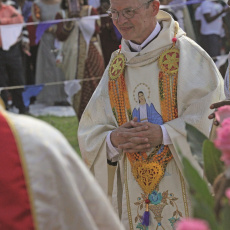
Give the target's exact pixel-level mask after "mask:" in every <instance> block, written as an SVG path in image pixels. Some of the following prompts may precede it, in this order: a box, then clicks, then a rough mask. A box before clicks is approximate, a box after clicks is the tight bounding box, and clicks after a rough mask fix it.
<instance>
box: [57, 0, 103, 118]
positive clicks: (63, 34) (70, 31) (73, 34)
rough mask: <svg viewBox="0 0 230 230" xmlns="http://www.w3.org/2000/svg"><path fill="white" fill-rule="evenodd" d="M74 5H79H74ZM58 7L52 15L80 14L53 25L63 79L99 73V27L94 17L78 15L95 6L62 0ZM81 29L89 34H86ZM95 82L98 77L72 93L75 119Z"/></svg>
mask: <svg viewBox="0 0 230 230" xmlns="http://www.w3.org/2000/svg"><path fill="white" fill-rule="evenodd" d="M75 6H79V7H78V8H75ZM61 9H62V10H61V11H60V12H58V13H57V15H56V19H66V18H74V17H80V18H81V20H75V21H68V22H64V23H58V25H57V31H56V36H57V39H58V40H59V41H61V42H63V44H62V46H61V56H62V60H61V59H60V60H58V62H59V66H60V68H62V69H63V70H64V72H65V79H66V80H73V79H83V80H87V79H89V80H90V79H93V78H98V77H101V76H102V74H103V71H104V60H103V57H102V53H101V47H100V45H99V42H98V33H99V31H100V28H99V26H98V23H97V21H95V20H90V19H89V20H87V19H86V20H87V21H85V19H84V18H82V17H85V16H89V15H97V14H98V12H97V10H96V9H95V8H93V7H92V6H89V5H83V2H81V1H78V0H75V1H71V4H70V3H69V1H68V0H62V2H61ZM90 28H91V29H90ZM85 30H87V31H88V32H87V34H90V35H92V37H91V36H90V35H89V36H86V35H85V33H84V31H85ZM86 41H88V42H86ZM98 83H99V80H90V81H85V82H82V90H81V91H80V92H79V93H77V94H76V95H75V96H74V98H73V107H74V110H75V112H76V114H77V117H78V119H79V120H80V118H81V115H82V113H83V111H84V109H85V107H86V105H87V103H88V101H89V100H90V98H91V96H92V94H93V92H94V90H95V89H96V87H97V85H98Z"/></svg>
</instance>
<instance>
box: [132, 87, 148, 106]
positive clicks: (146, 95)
mask: <svg viewBox="0 0 230 230" xmlns="http://www.w3.org/2000/svg"><path fill="white" fill-rule="evenodd" d="M140 91H142V92H143V93H144V95H145V97H146V99H147V100H148V99H150V87H149V86H148V85H147V84H145V83H140V84H138V85H137V86H136V87H135V89H134V90H133V98H134V100H135V102H136V103H137V104H139V98H138V92H140Z"/></svg>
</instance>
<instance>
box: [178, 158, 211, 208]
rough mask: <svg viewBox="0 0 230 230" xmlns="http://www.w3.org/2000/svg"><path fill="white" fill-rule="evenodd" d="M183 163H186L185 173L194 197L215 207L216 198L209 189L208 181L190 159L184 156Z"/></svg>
mask: <svg viewBox="0 0 230 230" xmlns="http://www.w3.org/2000/svg"><path fill="white" fill-rule="evenodd" d="M182 163H183V165H184V175H185V178H186V180H187V182H188V184H189V188H190V194H191V195H192V197H193V198H194V199H195V200H197V201H198V202H201V203H204V204H206V205H208V206H209V208H210V209H213V208H214V199H213V197H212V195H211V193H210V191H209V189H208V185H207V183H206V182H205V181H204V180H203V179H202V178H201V177H200V175H199V173H198V172H197V171H196V169H195V168H194V167H193V166H192V165H191V163H190V162H189V161H188V159H186V158H185V157H183V159H182Z"/></svg>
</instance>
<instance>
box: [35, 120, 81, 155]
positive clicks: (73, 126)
mask: <svg viewBox="0 0 230 230" xmlns="http://www.w3.org/2000/svg"><path fill="white" fill-rule="evenodd" d="M36 118H38V119H40V120H43V121H45V122H47V123H49V124H50V125H52V126H53V127H55V128H56V129H58V130H59V131H60V132H61V133H62V134H63V135H64V136H65V137H66V139H67V140H68V141H69V143H70V145H72V147H73V148H74V150H75V151H76V152H77V153H78V154H79V155H80V149H79V145H78V139H77V129H78V119H77V117H56V116H39V117H36Z"/></svg>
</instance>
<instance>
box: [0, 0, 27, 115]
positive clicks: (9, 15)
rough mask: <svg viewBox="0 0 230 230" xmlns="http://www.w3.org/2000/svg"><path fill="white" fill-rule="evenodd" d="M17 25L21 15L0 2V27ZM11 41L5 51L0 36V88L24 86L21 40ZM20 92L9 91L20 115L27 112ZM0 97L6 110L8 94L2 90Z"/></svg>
mask: <svg viewBox="0 0 230 230" xmlns="http://www.w3.org/2000/svg"><path fill="white" fill-rule="evenodd" d="M17 23H23V17H22V15H21V14H20V13H19V12H18V11H17V10H16V9H14V8H13V7H12V6H9V5H5V4H3V3H2V1H1V0H0V26H1V25H9V24H17ZM1 31H2V30H1ZM0 33H1V32H0ZM19 35H20V34H19ZM11 41H12V44H9V49H5V48H4V47H3V43H2V37H1V34H0V87H6V86H23V85H24V80H23V68H22V53H21V40H20V38H19V37H18V38H12V37H9V39H8V42H10V43H11ZM22 92H23V89H14V90H11V91H10V93H11V95H12V101H13V104H14V105H15V106H16V108H18V109H19V113H21V114H23V113H27V112H28V108H26V107H25V105H24V103H23V100H22ZM1 96H2V99H3V101H4V103H5V105H6V108H8V92H7V91H6V90H3V91H2V92H1Z"/></svg>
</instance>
